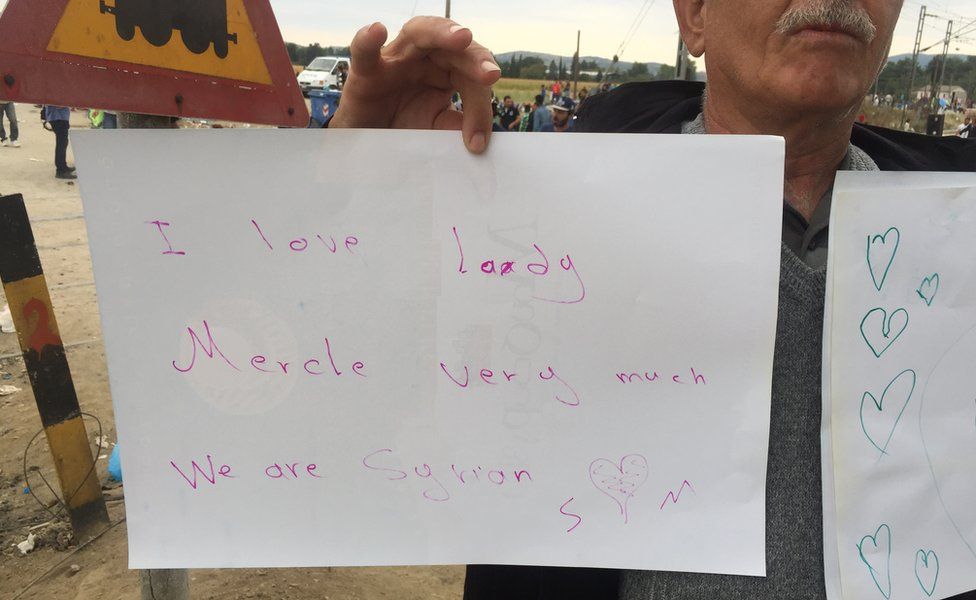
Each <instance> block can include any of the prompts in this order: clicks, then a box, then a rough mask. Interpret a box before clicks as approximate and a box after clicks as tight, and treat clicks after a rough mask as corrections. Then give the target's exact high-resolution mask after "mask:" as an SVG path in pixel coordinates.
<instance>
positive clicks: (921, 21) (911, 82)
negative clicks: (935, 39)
mask: <svg viewBox="0 0 976 600" xmlns="http://www.w3.org/2000/svg"><path fill="white" fill-rule="evenodd" d="M925 11H926V7H925V6H923V7H922V10H921V11H920V12H919V14H918V29H917V30H916V32H915V47H914V49H913V50H912V75H911V77H910V78H909V79H908V92H907V93H906V94H905V103H904V104H903V105H902V110H901V117H902V120H904V119H905V112H906V111H907V110H908V103H909V102H911V103H912V104H914V103H915V102H914V98H913V97H912V96H913V94H914V93H915V69H916V67H917V66H918V52H919V50H920V49H921V48H922V30H923V29H924V28H925Z"/></svg>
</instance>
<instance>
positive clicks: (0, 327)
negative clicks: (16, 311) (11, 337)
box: [0, 304, 16, 333]
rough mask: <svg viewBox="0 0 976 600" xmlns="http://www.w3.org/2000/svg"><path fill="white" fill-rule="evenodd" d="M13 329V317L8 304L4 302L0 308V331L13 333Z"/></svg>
mask: <svg viewBox="0 0 976 600" xmlns="http://www.w3.org/2000/svg"><path fill="white" fill-rule="evenodd" d="M14 331H16V329H14V318H13V317H12V316H11V314H10V306H9V305H7V304H4V305H3V310H0V333H13V332H14Z"/></svg>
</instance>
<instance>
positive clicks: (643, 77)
mask: <svg viewBox="0 0 976 600" xmlns="http://www.w3.org/2000/svg"><path fill="white" fill-rule="evenodd" d="M624 78H625V79H626V80H627V81H648V80H650V79H651V73H650V71H648V69H647V65H646V64H644V63H639V62H635V63H633V64H632V65H630V68H629V69H627V72H626V73H624Z"/></svg>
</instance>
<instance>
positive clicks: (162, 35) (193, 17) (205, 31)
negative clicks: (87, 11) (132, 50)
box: [98, 0, 237, 58]
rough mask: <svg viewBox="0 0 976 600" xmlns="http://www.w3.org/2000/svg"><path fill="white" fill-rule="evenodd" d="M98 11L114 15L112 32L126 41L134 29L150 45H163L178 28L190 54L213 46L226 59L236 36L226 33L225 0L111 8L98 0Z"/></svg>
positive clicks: (124, 0) (131, 1)
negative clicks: (137, 28) (140, 32)
mask: <svg viewBox="0 0 976 600" xmlns="http://www.w3.org/2000/svg"><path fill="white" fill-rule="evenodd" d="M98 8H99V11H100V12H101V13H102V14H106V13H108V14H112V15H115V31H117V32H118V34H119V37H120V38H122V39H123V40H125V41H127V42H128V41H131V40H132V38H134V37H135V35H136V27H137V26H138V27H139V29H140V30H142V36H143V37H144V38H146V41H147V42H149V43H150V44H152V45H153V46H165V45H166V44H167V43H169V40H170V38H172V37H173V30H175V29H179V30H180V37H182V38H183V45H184V46H186V48H187V49H188V50H189V51H190V52H193V53H194V54H203V53H204V52H206V51H207V50H208V49H209V48H210V44H213V47H214V53H215V54H216V55H217V56H218V57H220V58H227V51H228V49H229V47H228V44H229V42H234V43H235V44H236V43H237V34H236V33H230V34H229V33H227V3H226V0H115V6H108V5H107V4H105V0H99V2H98Z"/></svg>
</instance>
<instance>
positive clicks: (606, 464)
mask: <svg viewBox="0 0 976 600" xmlns="http://www.w3.org/2000/svg"><path fill="white" fill-rule="evenodd" d="M647 471H648V468H647V459H646V458H644V457H643V456H641V455H640V454H628V455H627V456H625V457H623V458H621V459H620V464H619V465H618V464H617V463H615V462H613V461H611V460H607V459H606V458H598V459H596V460H594V461H593V462H591V463H590V481H592V482H593V485H595V486H596V489H598V490H600V491H601V492H603V493H604V494H606V495H607V496H610V498H612V499H613V501H614V502H616V503H617V506H618V507H620V514H622V515H623V516H624V523H626V522H627V503H628V502H629V501H630V499H631V498H632V497H633V496H634V493H635V492H636V491H637V488H639V487H640V486H642V485H644V482H645V481H647Z"/></svg>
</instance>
